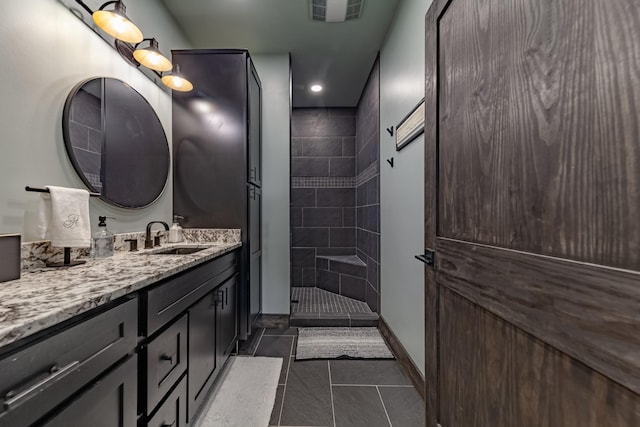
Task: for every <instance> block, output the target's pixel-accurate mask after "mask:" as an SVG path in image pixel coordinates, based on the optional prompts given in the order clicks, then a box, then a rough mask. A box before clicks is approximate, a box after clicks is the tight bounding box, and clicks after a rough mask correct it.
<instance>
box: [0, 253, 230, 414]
mask: <svg viewBox="0 0 640 427" xmlns="http://www.w3.org/2000/svg"><path fill="white" fill-rule="evenodd" d="M239 259H240V251H239V250H234V251H232V252H229V253H226V254H224V255H221V256H219V257H217V258H214V259H212V260H210V261H206V262H204V263H202V264H199V265H197V266H194V267H192V268H191V269H189V270H186V271H184V272H181V273H178V274H176V275H174V276H172V277H169V278H167V279H164V280H162V281H160V282H158V283H156V284H154V285H151V286H149V287H148V288H145V289H143V290H141V291H139V292H137V293H133V294H131V295H129V296H126V297H123V298H121V299H120V300H118V301H116V302H114V303H111V304H109V305H107V306H103V307H100V308H98V309H95V310H93V311H91V312H88V313H84V314H82V315H79V316H77V317H76V318H73V319H71V320H69V321H67V322H65V323H64V324H61V325H57V326H54V327H52V328H50V329H49V330H47V331H43V332H41V333H39V334H37V335H35V336H32V337H29V338H27V339H25V340H22V341H19V342H17V343H14V344H11V345H9V346H8V348H0V404H1V405H0V427H26V426H32V425H38V426H50V427H53V426H65V427H69V426H71V427H74V426H78V427H86V426H92V427H102V426H104V427H143V426H150V427H167V426H174V427H182V426H187V425H189V424H190V423H191V422H192V421H193V417H194V415H196V414H197V413H198V410H199V409H201V405H202V404H203V403H204V401H205V399H206V397H207V396H208V394H209V393H208V392H209V390H210V389H211V387H212V385H213V384H214V382H215V380H216V378H217V377H218V374H219V373H220V371H221V369H222V367H223V366H224V364H225V362H226V360H227V358H228V357H229V355H230V354H231V352H232V351H233V349H234V348H235V344H236V340H237V336H238V334H237V331H238V329H237V299H238V283H239V277H240V274H239Z"/></svg>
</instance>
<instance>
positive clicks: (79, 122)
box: [63, 77, 170, 208]
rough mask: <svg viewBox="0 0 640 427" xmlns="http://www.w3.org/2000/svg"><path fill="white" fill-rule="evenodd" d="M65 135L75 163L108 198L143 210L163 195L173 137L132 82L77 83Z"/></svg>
mask: <svg viewBox="0 0 640 427" xmlns="http://www.w3.org/2000/svg"><path fill="white" fill-rule="evenodd" d="M63 133H64V141H65V148H66V150H67V154H68V155H69V158H70V160H71V163H72V164H73V167H74V168H75V170H76V172H77V173H78V175H79V176H80V178H81V179H82V180H83V182H84V183H85V185H86V186H87V187H88V188H89V190H90V191H93V192H97V193H100V194H101V198H102V199H103V200H105V201H107V202H109V203H111V204H113V205H116V206H120V207H125V208H142V207H145V206H148V205H150V204H151V203H153V202H154V201H155V200H156V199H157V198H158V197H159V196H160V194H162V191H163V190H164V187H165V184H166V181H167V177H168V174H169V162H170V159H169V145H168V143H167V137H166V135H165V133H164V129H163V128H162V124H161V123H160V119H159V118H158V116H157V115H156V113H155V111H154V110H153V108H152V107H151V105H149V103H148V102H147V100H146V99H144V97H143V96H142V95H140V94H139V93H138V92H137V91H136V90H135V89H133V88H132V87H131V86H129V85H128V84H126V83H124V82H123V81H120V80H117V79H112V78H102V77H101V78H94V79H90V80H86V81H84V82H82V83H80V84H79V85H77V86H76V87H75V88H74V89H73V90H72V91H71V93H70V94H69V96H68V98H67V101H66V103H65V107H64V114H63Z"/></svg>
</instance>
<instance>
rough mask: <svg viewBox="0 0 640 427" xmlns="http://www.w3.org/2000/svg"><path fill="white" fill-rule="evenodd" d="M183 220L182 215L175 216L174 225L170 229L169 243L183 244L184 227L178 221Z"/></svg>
mask: <svg viewBox="0 0 640 427" xmlns="http://www.w3.org/2000/svg"><path fill="white" fill-rule="evenodd" d="M181 218H182V217H181V216H180V215H174V216H173V225H171V228H170V229H169V243H179V242H182V240H183V238H184V237H183V236H182V227H180V224H178V220H180V219H181Z"/></svg>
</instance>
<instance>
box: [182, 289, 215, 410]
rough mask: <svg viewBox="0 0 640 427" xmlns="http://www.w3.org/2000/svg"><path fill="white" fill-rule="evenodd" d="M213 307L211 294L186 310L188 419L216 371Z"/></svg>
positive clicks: (213, 299) (212, 293)
mask: <svg viewBox="0 0 640 427" xmlns="http://www.w3.org/2000/svg"><path fill="white" fill-rule="evenodd" d="M216 303H217V298H216V291H211V292H209V293H208V294H207V295H205V296H204V298H202V299H201V300H200V301H198V302H197V303H196V304H194V305H193V306H192V307H191V308H190V309H189V371H188V375H189V399H188V409H187V410H188V413H189V419H191V418H192V417H193V414H194V413H195V411H196V409H197V408H198V406H200V404H201V403H202V400H203V398H204V396H205V395H206V394H207V389H208V387H207V386H208V384H209V383H210V382H209V378H210V377H211V375H212V374H213V372H214V370H215V369H216V341H215V333H216Z"/></svg>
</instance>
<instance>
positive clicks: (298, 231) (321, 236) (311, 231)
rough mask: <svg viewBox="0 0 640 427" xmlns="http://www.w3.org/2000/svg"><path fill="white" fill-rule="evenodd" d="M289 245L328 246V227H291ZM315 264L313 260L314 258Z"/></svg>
mask: <svg viewBox="0 0 640 427" xmlns="http://www.w3.org/2000/svg"><path fill="white" fill-rule="evenodd" d="M291 246H292V247H294V248H316V247H319V246H323V247H327V246H329V229H328V228H300V227H298V228H293V229H292V230H291ZM314 266H315V260H314Z"/></svg>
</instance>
